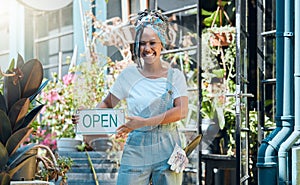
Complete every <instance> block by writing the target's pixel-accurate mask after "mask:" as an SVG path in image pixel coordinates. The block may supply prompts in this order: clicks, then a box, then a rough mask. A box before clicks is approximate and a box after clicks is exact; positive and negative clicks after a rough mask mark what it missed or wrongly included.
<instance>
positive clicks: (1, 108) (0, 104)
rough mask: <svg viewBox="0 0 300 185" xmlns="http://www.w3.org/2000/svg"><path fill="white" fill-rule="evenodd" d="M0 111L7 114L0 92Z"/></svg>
mask: <svg viewBox="0 0 300 185" xmlns="http://www.w3.org/2000/svg"><path fill="white" fill-rule="evenodd" d="M0 110H3V112H7V105H6V102H5V99H4V96H3V94H2V93H1V92H0Z"/></svg>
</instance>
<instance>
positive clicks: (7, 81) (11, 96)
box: [3, 76, 21, 110]
mask: <svg viewBox="0 0 300 185" xmlns="http://www.w3.org/2000/svg"><path fill="white" fill-rule="evenodd" d="M3 88H4V94H3V95H4V99H5V101H6V103H7V110H10V108H11V106H12V105H13V104H15V103H16V102H17V101H18V100H19V99H20V98H21V86H20V81H19V80H16V81H15V83H14V77H11V76H8V77H4V84H3Z"/></svg>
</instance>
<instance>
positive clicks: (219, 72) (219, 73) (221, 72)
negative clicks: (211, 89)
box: [212, 69, 224, 78]
mask: <svg viewBox="0 0 300 185" xmlns="http://www.w3.org/2000/svg"><path fill="white" fill-rule="evenodd" d="M212 73H213V74H215V75H216V77H217V78H223V77H224V69H213V70H212Z"/></svg>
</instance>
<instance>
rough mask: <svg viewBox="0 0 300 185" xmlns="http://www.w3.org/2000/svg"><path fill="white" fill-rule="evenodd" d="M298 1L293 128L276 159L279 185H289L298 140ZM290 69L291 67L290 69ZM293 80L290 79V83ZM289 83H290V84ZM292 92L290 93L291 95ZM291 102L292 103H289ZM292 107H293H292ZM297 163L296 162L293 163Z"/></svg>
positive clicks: (298, 8)
mask: <svg viewBox="0 0 300 185" xmlns="http://www.w3.org/2000/svg"><path fill="white" fill-rule="evenodd" d="M292 10H293V9H290V10H289V12H291V14H290V16H291V18H293V17H292V13H293V11H292ZM298 16H300V1H299V0H296V1H295V59H294V68H295V74H294V80H295V89H294V88H293V87H291V88H290V90H294V92H295V95H294V97H295V101H294V102H295V104H290V108H295V113H293V112H292V111H291V113H292V114H291V117H292V116H293V115H294V116H295V128H294V132H293V133H292V134H291V136H290V137H289V138H288V139H287V140H286V141H285V142H284V143H283V144H282V145H281V147H280V149H279V152H278V157H279V181H280V184H282V185H283V184H289V177H290V174H289V171H290V170H291V168H290V167H291V166H292V165H291V163H290V162H291V159H289V151H290V149H291V147H292V146H293V145H294V144H295V143H296V141H298V139H299V138H300V122H299V112H300V104H299V103H300V100H299V95H300V94H299V92H300V91H299V90H300V89H299V88H300V86H299V85H300V63H299V59H300V53H299V52H300V43H299V42H300V37H299V33H300V23H299V21H300V19H299V17H298ZM291 68H292V67H291ZM292 73H293V71H292V70H290V74H292ZM292 80H293V79H291V82H293V81H292ZM291 82H290V83H291ZM292 93H293V92H290V94H291V95H293V94H292ZM291 102H293V101H291ZM293 105H294V106H293ZM293 162H297V161H293Z"/></svg>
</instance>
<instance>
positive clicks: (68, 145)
mask: <svg viewBox="0 0 300 185" xmlns="http://www.w3.org/2000/svg"><path fill="white" fill-rule="evenodd" d="M81 144H82V141H81V140H78V139H74V138H60V139H58V140H57V150H58V152H65V151H67V152H72V151H73V152H75V151H77V146H78V145H81Z"/></svg>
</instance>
